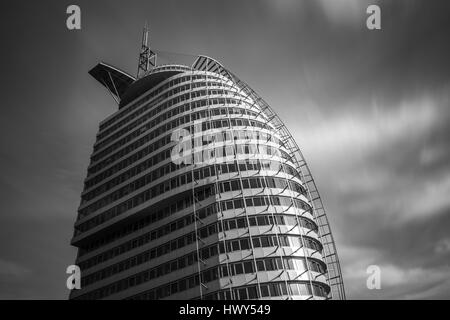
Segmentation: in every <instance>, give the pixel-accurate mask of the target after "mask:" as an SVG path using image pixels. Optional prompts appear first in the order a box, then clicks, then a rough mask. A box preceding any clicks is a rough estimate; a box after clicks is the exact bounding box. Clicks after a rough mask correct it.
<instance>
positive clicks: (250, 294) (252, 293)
mask: <svg viewBox="0 0 450 320" xmlns="http://www.w3.org/2000/svg"><path fill="white" fill-rule="evenodd" d="M247 293H248V299H257V298H258V293H257V291H256V287H255V286H252V287H248V288H247Z"/></svg>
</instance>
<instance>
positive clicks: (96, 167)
mask: <svg viewBox="0 0 450 320" xmlns="http://www.w3.org/2000/svg"><path fill="white" fill-rule="evenodd" d="M236 121H238V120H236V119H232V120H231V123H236ZM239 121H242V122H244V124H243V125H245V126H250V125H251V126H252V127H255V128H261V129H270V127H269V126H268V125H267V124H265V123H262V122H259V121H254V120H251V121H249V120H246V119H244V120H239ZM229 124H230V121H229V120H213V121H208V122H204V123H202V130H203V131H207V130H210V129H211V125H213V126H214V127H215V128H229V127H230V125H229ZM235 125H236V124H234V126H235ZM182 129H185V130H189V131H190V132H194V126H193V125H189V126H187V127H185V128H182ZM171 138H172V134H168V135H166V136H164V137H162V138H161V139H159V140H157V141H155V142H153V143H151V144H149V145H148V146H147V147H146V148H145V149H149V148H151V149H150V150H151V151H150V152H153V151H154V150H157V149H159V148H161V147H164V146H166V145H167V144H169V143H170V141H171ZM151 140H152V138H151V137H150V135H146V136H144V137H142V138H139V139H138V140H137V141H135V142H133V143H131V144H130V145H128V146H126V147H124V148H122V149H120V150H119V151H117V152H115V153H113V154H112V155H110V156H109V157H107V158H105V159H103V160H101V161H100V162H99V163H97V164H93V162H94V161H92V159H91V164H90V165H89V168H88V176H89V175H92V174H94V173H96V172H98V171H100V170H102V169H103V168H104V167H106V166H108V165H110V164H111V163H112V162H114V161H116V160H117V159H120V158H122V157H124V156H126V155H128V154H129V153H131V152H132V151H133V150H135V149H137V148H139V147H141V146H143V145H145V144H146V143H148V142H150V141H151ZM141 151H142V150H141ZM141 151H138V152H137V153H135V154H134V155H133V156H132V157H136V155H137V154H139V153H140V152H141ZM140 158H141V157H140ZM140 158H138V159H140ZM128 159H129V158H128Z"/></svg>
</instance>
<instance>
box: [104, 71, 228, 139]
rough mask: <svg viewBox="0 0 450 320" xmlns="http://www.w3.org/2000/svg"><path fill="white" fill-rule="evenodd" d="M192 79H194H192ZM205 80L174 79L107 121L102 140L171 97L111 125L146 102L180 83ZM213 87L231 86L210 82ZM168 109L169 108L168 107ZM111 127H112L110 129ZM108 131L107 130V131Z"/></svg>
mask: <svg viewBox="0 0 450 320" xmlns="http://www.w3.org/2000/svg"><path fill="white" fill-rule="evenodd" d="M191 77H192V78H191ZM209 78H210V79H211V80H216V81H221V80H220V78H216V77H209ZM202 79H205V77H204V76H200V75H193V76H186V77H182V78H177V79H174V80H172V81H170V82H168V83H166V84H165V85H164V86H162V87H160V88H158V89H156V90H154V91H153V92H151V93H150V94H148V95H146V96H145V97H143V98H142V99H140V100H138V101H137V102H135V103H134V104H133V105H132V106H130V107H129V108H127V109H125V110H124V111H122V112H119V113H118V114H117V115H115V116H113V117H112V118H111V119H109V120H107V121H105V122H104V123H102V124H101V125H100V133H99V137H100V138H102V137H104V136H106V135H108V134H109V133H111V132H112V131H114V130H116V129H117V128H119V127H121V126H123V125H124V124H125V123H127V122H129V121H131V120H133V119H134V118H136V117H138V116H140V115H141V114H143V113H144V112H146V111H147V110H149V109H151V108H153V107H154V106H155V105H156V104H158V103H159V102H160V101H162V100H164V99H166V98H167V97H169V95H167V94H164V95H160V96H159V97H157V98H155V99H154V100H153V101H151V102H149V103H147V104H146V105H144V106H143V107H142V108H140V109H139V110H137V111H136V112H134V113H133V114H131V115H129V116H127V117H126V118H123V119H122V120H120V121H119V122H118V123H116V124H115V125H114V126H111V124H113V123H114V122H116V121H117V120H118V119H119V118H122V117H123V116H125V115H127V114H128V113H130V112H132V111H133V110H135V109H136V108H137V107H139V106H142V105H143V104H145V103H146V102H148V101H149V100H150V99H152V98H154V97H156V96H157V95H159V94H160V93H162V92H163V91H165V90H167V89H169V88H170V87H173V86H175V85H178V84H180V83H183V82H191V81H196V80H202ZM209 83H210V85H211V86H214V85H217V86H219V85H220V86H229V85H227V84H226V83H224V82H222V81H221V82H220V83H214V82H209ZM166 108H167V106H166ZM155 109H156V110H158V111H157V112H156V113H159V112H161V111H162V110H164V109H165V108H163V106H162V105H160V106H158V107H156V108H155ZM109 126H111V127H109ZM107 127H109V128H108V129H106V128H107ZM105 129H106V130H105Z"/></svg>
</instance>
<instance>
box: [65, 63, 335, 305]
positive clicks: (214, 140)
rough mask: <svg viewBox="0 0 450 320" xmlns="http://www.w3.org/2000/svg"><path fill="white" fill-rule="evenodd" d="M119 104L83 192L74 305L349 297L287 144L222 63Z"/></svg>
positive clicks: (156, 76)
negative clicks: (334, 273) (337, 292)
mask: <svg viewBox="0 0 450 320" xmlns="http://www.w3.org/2000/svg"><path fill="white" fill-rule="evenodd" d="M208 59H210V58H208ZM208 63H210V65H209V66H208ZM130 92H131V93H130ZM133 92H139V93H135V94H134V95H133V94H132V93H133ZM125 95H127V98H126V103H123V104H121V105H120V108H119V110H118V111H117V112H116V113H114V114H113V115H111V116H110V117H108V118H107V119H106V120H104V121H102V122H101V124H100V129H99V132H98V134H97V139H96V142H95V144H94V150H93V154H92V156H91V162H90V164H89V167H88V170H87V171H88V174H87V177H86V179H85V181H84V190H83V192H82V195H81V204H80V207H79V209H78V217H77V221H76V222H75V232H74V236H73V239H72V245H74V246H76V247H77V248H78V255H77V259H76V264H77V265H79V266H80V268H81V272H82V281H81V284H82V287H81V289H80V290H74V291H72V293H71V296H70V298H71V299H140V300H141V299H330V298H343V297H342V296H341V297H336V296H335V297H333V290H332V289H333V288H332V287H333V286H336V282H333V281H332V280H331V277H330V272H329V264H328V261H327V251H326V248H328V247H327V246H328V244H326V245H325V247H324V244H323V242H324V239H325V238H324V237H323V234H322V233H323V225H321V223H320V221H319V220H318V217H317V212H316V210H315V207H314V202H313V200H312V199H311V196H312V195H311V192H310V190H309V186H308V184H307V183H306V182H305V177H304V174H303V173H302V171H301V168H300V167H299V165H298V163H297V162H296V161H294V159H295V158H294V157H295V155H294V154H293V153H292V150H291V149H290V147H289V145H288V144H287V143H286V135H284V134H283V132H281V131H280V129H279V127H277V125H276V123H274V122H273V121H272V119H271V116H270V114H268V113H267V112H265V110H264V108H263V107H262V106H261V104H260V103H259V101H258V100H257V99H255V97H254V96H251V95H249V94H248V92H246V91H245V90H242V87H241V86H239V85H238V84H237V83H236V79H235V78H233V77H232V76H230V74H229V73H227V72H224V69H223V68H222V67H221V65H220V64H218V62H216V61H215V60H212V59H210V60H209V62H208V61H206V65H205V66H201V65H200V62H199V61H197V66H196V67H195V66H193V67H186V66H176V65H170V66H159V67H156V68H154V69H153V70H151V71H150V72H148V73H147V74H146V75H144V76H143V77H141V78H140V79H138V80H136V81H134V82H133V83H132V84H131V85H130V87H129V88H128V89H127V91H126V92H125ZM122 101H123V100H122ZM333 245H334V243H333ZM333 267H335V266H333ZM339 276H340V270H339ZM340 279H341V278H340ZM342 290H343V288H342Z"/></svg>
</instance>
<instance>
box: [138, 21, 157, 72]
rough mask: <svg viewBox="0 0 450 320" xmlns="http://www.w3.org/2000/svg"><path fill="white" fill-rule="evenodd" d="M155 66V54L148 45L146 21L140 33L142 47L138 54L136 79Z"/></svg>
mask: <svg viewBox="0 0 450 320" xmlns="http://www.w3.org/2000/svg"><path fill="white" fill-rule="evenodd" d="M155 66H156V53H155V52H153V51H152V50H151V49H150V45H149V28H148V24H147V21H146V22H145V25H144V30H143V31H142V45H141V52H140V54H139V64H138V71H137V76H136V77H137V78H140V77H142V76H143V75H144V74H145V73H146V72H148V71H150V70H151V68H153V67H155Z"/></svg>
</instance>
